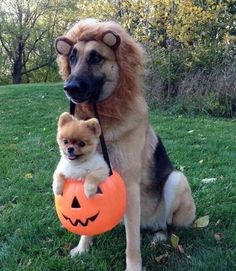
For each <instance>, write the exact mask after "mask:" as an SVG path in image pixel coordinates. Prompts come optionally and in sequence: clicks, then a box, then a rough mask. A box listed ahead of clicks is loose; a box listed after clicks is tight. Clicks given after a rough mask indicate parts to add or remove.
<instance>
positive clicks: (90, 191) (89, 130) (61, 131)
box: [53, 112, 109, 197]
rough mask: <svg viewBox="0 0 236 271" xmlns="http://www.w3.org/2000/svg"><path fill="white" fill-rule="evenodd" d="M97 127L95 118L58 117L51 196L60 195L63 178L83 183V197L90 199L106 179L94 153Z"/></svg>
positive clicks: (102, 162) (102, 163)
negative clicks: (56, 161)
mask: <svg viewBox="0 0 236 271" xmlns="http://www.w3.org/2000/svg"><path fill="white" fill-rule="evenodd" d="M100 134H101V127H100V125H99V122H98V120H97V119H96V118H91V119H89V120H86V121H85V120H78V119H76V118H75V117H73V116H72V115H70V114H69V113H67V112H65V113H62V114H61V115H60V117H59V121H58V130H57V142H58V145H59V148H60V153H61V159H60V162H59V164H58V166H57V168H56V170H55V172H54V174H53V193H54V194H55V195H60V194H62V191H63V184H64V181H65V179H66V178H72V179H83V180H85V182H84V193H85V195H86V196H87V197H92V196H93V195H94V194H95V193H96V192H97V187H98V185H99V183H100V182H101V181H103V180H105V179H106V178H107V177H108V176H109V168H108V165H107V163H106V162H105V160H104V158H103V156H102V155H101V154H99V153H98V152H97V151H96V150H97V146H98V142H99V136H100Z"/></svg>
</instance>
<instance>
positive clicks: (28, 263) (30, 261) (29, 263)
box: [26, 259, 32, 267]
mask: <svg viewBox="0 0 236 271" xmlns="http://www.w3.org/2000/svg"><path fill="white" fill-rule="evenodd" d="M31 264H32V260H31V259H29V261H28V262H27V264H26V267H28V266H30V265H31Z"/></svg>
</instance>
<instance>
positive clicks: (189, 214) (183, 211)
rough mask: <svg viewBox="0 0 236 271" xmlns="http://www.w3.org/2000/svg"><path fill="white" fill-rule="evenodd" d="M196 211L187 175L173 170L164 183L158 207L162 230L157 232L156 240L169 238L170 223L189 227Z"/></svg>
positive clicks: (159, 222) (159, 223)
mask: <svg viewBox="0 0 236 271" xmlns="http://www.w3.org/2000/svg"><path fill="white" fill-rule="evenodd" d="M195 211H196V207H195V203H194V200H193V197H192V193H191V189H190V187H189V184H188V181H187V179H186V177H185V176H184V174H183V173H182V172H180V171H173V172H172V173H171V174H170V175H169V177H168V178H167V181H166V183H165V185H164V188H163V195H162V199H161V202H160V206H159V207H158V214H157V216H158V225H160V228H161V230H162V231H161V232H157V233H156V234H155V236H154V240H164V239H167V226H168V225H173V226H176V227H184V228H186V227H189V226H190V225H191V223H192V222H193V220H194V218H195ZM164 235H165V236H164Z"/></svg>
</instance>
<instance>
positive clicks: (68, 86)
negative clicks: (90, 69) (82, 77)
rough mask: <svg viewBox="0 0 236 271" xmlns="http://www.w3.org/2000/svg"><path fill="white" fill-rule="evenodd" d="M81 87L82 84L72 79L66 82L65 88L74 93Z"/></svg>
mask: <svg viewBox="0 0 236 271" xmlns="http://www.w3.org/2000/svg"><path fill="white" fill-rule="evenodd" d="M79 89H80V84H79V83H78V82H77V81H75V80H70V81H68V82H66V83H65V85H64V90H65V91H67V92H68V93H69V94H73V93H75V92H76V91H78V90H79Z"/></svg>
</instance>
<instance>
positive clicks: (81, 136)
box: [57, 113, 101, 161]
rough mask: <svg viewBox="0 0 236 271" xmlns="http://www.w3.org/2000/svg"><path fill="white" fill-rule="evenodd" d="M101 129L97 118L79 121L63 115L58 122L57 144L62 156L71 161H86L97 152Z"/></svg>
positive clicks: (65, 114)
mask: <svg viewBox="0 0 236 271" xmlns="http://www.w3.org/2000/svg"><path fill="white" fill-rule="evenodd" d="M100 134H101V128H100V125H99V123H98V120H97V119H95V118H92V119H89V120H87V121H83V120H77V119H76V118H74V117H73V116H71V115H70V114H69V113H63V114H62V115H61V116H60V118H59V121H58V133H57V142H58V144H59V147H60V152H61V155H63V156H64V157H66V158H67V159H69V160H79V161H81V160H86V159H87V158H88V156H90V155H91V154H93V153H94V152H95V151H96V148H97V144H98V140H99V136H100Z"/></svg>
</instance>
